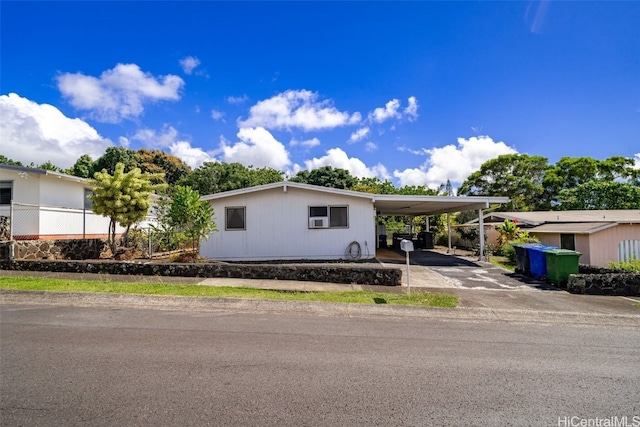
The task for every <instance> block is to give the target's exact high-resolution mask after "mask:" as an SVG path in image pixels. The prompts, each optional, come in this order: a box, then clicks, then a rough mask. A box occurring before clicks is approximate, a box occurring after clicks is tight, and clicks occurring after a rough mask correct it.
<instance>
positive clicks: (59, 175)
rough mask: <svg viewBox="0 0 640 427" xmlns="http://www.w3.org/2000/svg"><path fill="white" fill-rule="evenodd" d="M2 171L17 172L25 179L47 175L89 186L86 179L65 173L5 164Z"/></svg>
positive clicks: (0, 167)
mask: <svg viewBox="0 0 640 427" xmlns="http://www.w3.org/2000/svg"><path fill="white" fill-rule="evenodd" d="M0 169H8V170H12V171H16V172H18V173H19V174H20V176H24V177H25V178H26V177H28V176H29V174H34V175H45V176H50V177H53V178H58V179H64V180H67V181H73V182H81V183H85V184H87V185H89V182H88V181H87V180H86V179H84V178H80V177H78V176H73V175H67V174H65V173H60V172H54V171H50V170H46V169H37V168H28V167H26V166H15V165H4V164H2V165H0ZM23 174H24V175H23Z"/></svg>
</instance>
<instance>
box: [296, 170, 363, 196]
mask: <svg viewBox="0 0 640 427" xmlns="http://www.w3.org/2000/svg"><path fill="white" fill-rule="evenodd" d="M291 181H292V182H300V183H302V184H311V185H319V186H321V187H329V188H339V189H343V190H350V189H352V188H353V187H354V186H355V185H356V184H357V183H358V179H357V178H355V177H353V176H352V175H351V173H349V171H348V170H346V169H341V168H335V169H334V168H333V167H332V166H323V167H321V168H318V169H313V170H312V171H308V170H302V171H300V172H298V173H297V174H296V175H295V176H294V177H293V178H291Z"/></svg>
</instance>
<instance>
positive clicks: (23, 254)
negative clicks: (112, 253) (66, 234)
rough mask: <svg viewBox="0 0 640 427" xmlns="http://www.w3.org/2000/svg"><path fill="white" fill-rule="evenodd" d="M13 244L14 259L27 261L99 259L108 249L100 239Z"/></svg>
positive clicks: (26, 241) (20, 241) (29, 241)
mask: <svg viewBox="0 0 640 427" xmlns="http://www.w3.org/2000/svg"><path fill="white" fill-rule="evenodd" d="M13 244H14V249H13V251H14V257H15V259H29V260H36V259H73V260H83V259H99V258H101V255H102V253H104V252H105V251H107V249H108V246H107V243H106V242H105V241H104V240H102V239H70V240H17V241H15V242H13ZM0 259H4V258H0Z"/></svg>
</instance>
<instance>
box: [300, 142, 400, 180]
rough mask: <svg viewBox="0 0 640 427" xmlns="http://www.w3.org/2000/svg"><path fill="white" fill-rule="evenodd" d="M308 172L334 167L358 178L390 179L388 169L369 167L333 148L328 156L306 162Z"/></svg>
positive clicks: (380, 165)
mask: <svg viewBox="0 0 640 427" xmlns="http://www.w3.org/2000/svg"><path fill="white" fill-rule="evenodd" d="M304 164H305V167H306V168H307V169H308V170H313V169H318V168H321V167H323V166H332V167H333V168H340V169H346V170H348V171H349V173H351V175H353V176H355V177H358V178H373V177H378V178H381V179H389V177H390V176H389V173H388V172H387V169H386V168H385V167H384V166H383V165H382V164H380V163H378V164H377V165H376V166H374V167H371V168H369V167H367V166H366V165H365V164H364V162H363V161H362V160H360V159H357V158H355V157H349V156H348V155H347V153H345V152H344V151H343V150H342V149H341V148H331V149H329V150H327V154H326V155H325V156H323V157H320V158H315V157H314V158H313V159H311V160H305V161H304Z"/></svg>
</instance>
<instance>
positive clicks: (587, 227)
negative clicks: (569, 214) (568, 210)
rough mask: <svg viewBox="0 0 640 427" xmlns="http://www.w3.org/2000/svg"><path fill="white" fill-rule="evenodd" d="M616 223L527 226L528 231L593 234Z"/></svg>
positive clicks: (569, 223)
mask: <svg viewBox="0 0 640 427" xmlns="http://www.w3.org/2000/svg"><path fill="white" fill-rule="evenodd" d="M616 225H617V223H616V222H568V223H548V224H542V225H539V226H537V227H533V228H527V231H529V232H531V233H561V234H562V233H566V234H592V233H597V232H599V231H602V230H604V229H607V228H610V227H615V226H616Z"/></svg>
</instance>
